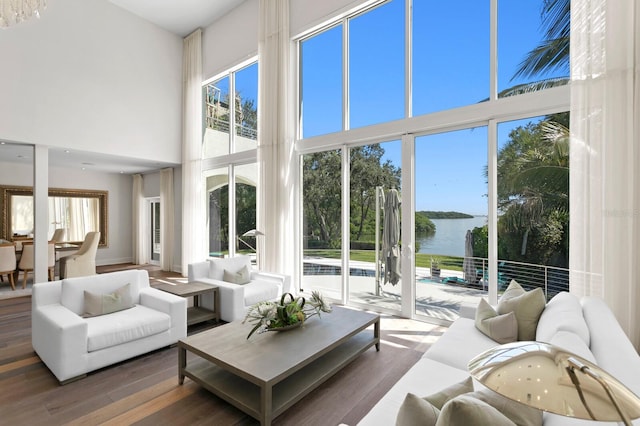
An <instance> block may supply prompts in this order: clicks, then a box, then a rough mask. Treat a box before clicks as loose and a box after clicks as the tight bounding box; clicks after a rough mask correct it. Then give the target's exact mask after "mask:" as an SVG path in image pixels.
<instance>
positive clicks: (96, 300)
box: [83, 284, 133, 318]
mask: <svg viewBox="0 0 640 426" xmlns="http://www.w3.org/2000/svg"><path fill="white" fill-rule="evenodd" d="M130 287H131V284H126V285H123V286H122V287H120V288H119V289H117V290H116V291H114V292H113V293H109V294H96V293H92V292H90V291H87V290H85V291H84V311H85V313H84V315H83V316H84V317H85V318H89V317H95V316H98V315H105V314H110V313H112V312H118V311H122V310H124V309H129V308H133V301H132V300H131V290H130Z"/></svg>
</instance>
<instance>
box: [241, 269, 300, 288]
mask: <svg viewBox="0 0 640 426" xmlns="http://www.w3.org/2000/svg"><path fill="white" fill-rule="evenodd" d="M251 280H252V281H253V280H271V281H276V282H278V284H279V285H280V288H281V289H282V293H291V291H292V290H293V289H292V288H291V277H289V276H288V275H283V274H275V273H273V272H263V271H252V272H251Z"/></svg>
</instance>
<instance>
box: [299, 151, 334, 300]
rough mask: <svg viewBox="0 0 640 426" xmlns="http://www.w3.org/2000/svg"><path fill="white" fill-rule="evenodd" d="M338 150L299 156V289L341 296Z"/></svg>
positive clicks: (329, 295)
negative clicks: (300, 212) (301, 248)
mask: <svg viewBox="0 0 640 426" xmlns="http://www.w3.org/2000/svg"><path fill="white" fill-rule="evenodd" d="M341 169H342V151H341V150H339V149H338V150H331V151H323V152H317V153H313V154H307V155H304V156H303V157H302V212H303V213H302V244H303V253H302V265H303V274H302V278H301V282H300V288H301V289H303V290H309V291H310V290H319V291H321V292H323V293H324V294H326V295H327V296H328V297H331V298H333V299H338V300H339V299H341V298H342V258H343V257H342V221H341V217H342V193H341V187H342V184H341V179H342V172H341Z"/></svg>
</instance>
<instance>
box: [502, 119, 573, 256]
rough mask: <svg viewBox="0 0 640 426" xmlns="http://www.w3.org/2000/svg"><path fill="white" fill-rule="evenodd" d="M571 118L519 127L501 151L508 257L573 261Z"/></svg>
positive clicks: (505, 253)
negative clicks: (570, 241) (570, 227)
mask: <svg viewBox="0 0 640 426" xmlns="http://www.w3.org/2000/svg"><path fill="white" fill-rule="evenodd" d="M567 116H568V114H567V113H564V114H558V115H555V116H552V117H547V118H546V119H545V120H543V121H541V122H539V123H536V124H533V123H529V124H528V125H527V126H520V127H518V128H516V129H514V130H513V131H512V132H511V133H510V134H509V142H508V143H507V144H506V145H505V146H504V147H503V148H502V149H501V150H500V152H499V153H498V208H499V210H500V211H501V212H502V215H501V216H500V219H499V221H498V227H499V232H500V235H501V240H502V241H501V246H500V248H499V250H500V251H501V253H499V256H500V257H501V258H503V259H509V260H526V261H528V262H532V263H541V264H555V265H558V266H560V265H562V266H565V265H566V264H567V263H568V262H567V253H566V247H567V246H568V238H567V237H568V235H567V231H568V214H569V140H568V129H567V127H565V126H564V125H563V124H562V122H566V121H568V118H567Z"/></svg>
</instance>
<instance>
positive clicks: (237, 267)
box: [189, 256, 291, 322]
mask: <svg viewBox="0 0 640 426" xmlns="http://www.w3.org/2000/svg"><path fill="white" fill-rule="evenodd" d="M193 281H198V282H201V283H205V284H211V285H215V286H217V287H218V294H219V295H220V318H221V319H222V320H223V321H227V322H230V321H236V320H240V319H244V317H245V315H246V313H247V311H248V309H249V308H250V307H251V306H252V305H254V304H256V303H258V302H262V301H266V300H278V299H279V298H280V297H281V296H282V294H283V293H289V292H291V278H290V277H289V276H287V275H281V274H272V273H267V272H260V271H256V270H252V269H251V258H249V256H236V257H227V258H222V259H216V258H211V259H209V260H208V261H204V262H196V263H191V264H189V282H193ZM210 299H211V300H210ZM202 304H203V306H205V307H209V308H210V309H212V308H213V298H212V297H209V296H208V295H203V296H202Z"/></svg>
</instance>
